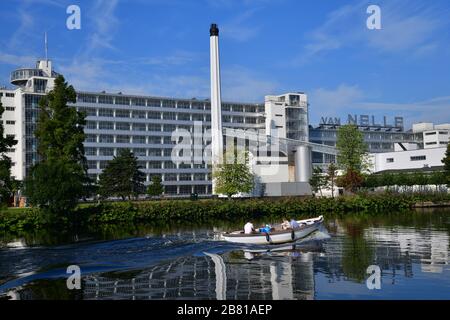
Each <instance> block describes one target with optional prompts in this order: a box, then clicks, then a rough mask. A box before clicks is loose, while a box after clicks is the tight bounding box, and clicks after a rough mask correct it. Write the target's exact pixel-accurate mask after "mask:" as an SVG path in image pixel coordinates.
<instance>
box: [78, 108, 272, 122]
mask: <svg viewBox="0 0 450 320" xmlns="http://www.w3.org/2000/svg"><path fill="white" fill-rule="evenodd" d="M78 110H79V111H83V112H85V113H86V115H87V116H97V113H96V112H95V109H89V108H78ZM92 110H93V111H92ZM102 110H104V111H102ZM112 111H113V110H111V109H99V112H98V116H99V117H109V118H111V117H115V118H127V119H128V118H135V119H155V120H161V119H162V120H178V121H208V122H209V121H211V115H209V114H206V115H203V114H190V113H175V112H152V111H149V112H148V113H147V112H144V111H139V112H135V111H133V112H130V111H128V110H116V112H115V114H114V113H113V112H112ZM222 121H223V122H229V123H251V124H256V123H264V122H265V120H264V119H263V118H259V119H258V118H257V117H243V116H229V115H224V116H222Z"/></svg>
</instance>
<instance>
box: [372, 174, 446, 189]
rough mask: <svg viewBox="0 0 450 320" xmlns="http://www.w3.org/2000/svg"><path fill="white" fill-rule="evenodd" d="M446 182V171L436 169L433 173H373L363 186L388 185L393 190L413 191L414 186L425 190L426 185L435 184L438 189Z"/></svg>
mask: <svg viewBox="0 0 450 320" xmlns="http://www.w3.org/2000/svg"><path fill="white" fill-rule="evenodd" d="M445 184H446V176H445V173H444V172H440V171H436V172H433V173H428V174H426V173H423V172H413V173H411V172H409V173H408V172H401V173H389V172H385V173H381V174H372V175H369V176H367V177H366V179H365V182H364V184H363V186H364V187H365V188H376V187H387V190H391V191H403V192H412V191H413V190H412V187H413V186H419V191H425V186H428V185H433V186H435V187H436V190H437V191H445V190H441V186H442V185H445Z"/></svg>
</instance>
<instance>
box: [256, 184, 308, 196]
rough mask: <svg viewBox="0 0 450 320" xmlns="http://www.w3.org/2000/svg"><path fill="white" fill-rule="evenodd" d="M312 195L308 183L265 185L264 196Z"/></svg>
mask: <svg viewBox="0 0 450 320" xmlns="http://www.w3.org/2000/svg"><path fill="white" fill-rule="evenodd" d="M311 194H312V191H311V186H310V185H309V183H306V182H281V183H266V184H265V192H264V195H265V196H269V197H281V196H305V195H311Z"/></svg>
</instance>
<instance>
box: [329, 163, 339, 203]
mask: <svg viewBox="0 0 450 320" xmlns="http://www.w3.org/2000/svg"><path fill="white" fill-rule="evenodd" d="M337 172H338V167H337V166H336V165H335V164H334V163H330V164H329V165H328V169H327V176H326V186H327V187H329V188H330V189H331V197H333V198H334V187H335V186H336V182H337V177H338V175H337Z"/></svg>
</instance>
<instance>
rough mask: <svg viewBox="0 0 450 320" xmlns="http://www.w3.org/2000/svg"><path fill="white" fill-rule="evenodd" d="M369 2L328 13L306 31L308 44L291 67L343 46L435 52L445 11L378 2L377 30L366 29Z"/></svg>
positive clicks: (417, 53)
mask: <svg viewBox="0 0 450 320" xmlns="http://www.w3.org/2000/svg"><path fill="white" fill-rule="evenodd" d="M368 4H369V2H368V1H366V0H363V1H358V2H356V3H355V4H354V5H345V6H343V7H341V8H339V9H337V10H335V11H332V12H331V13H330V14H329V15H328V16H327V19H326V21H325V22H324V23H323V24H322V25H320V26H319V27H318V28H316V29H315V30H313V31H311V32H308V33H307V34H306V38H307V39H308V42H307V43H306V44H305V45H304V48H303V51H302V52H301V54H300V55H298V56H296V57H295V58H294V59H293V64H296V65H302V64H305V63H307V62H309V61H310V60H311V59H312V58H314V57H315V56H317V55H321V54H326V53H327V52H329V51H333V50H337V49H341V48H344V47H352V46H360V47H363V48H370V49H371V50H376V51H378V52H384V53H386V52H387V53H405V52H407V53H409V54H412V55H413V56H415V57H421V56H423V55H425V54H429V53H431V52H433V51H434V50H435V49H437V47H438V45H439V43H438V42H437V41H436V40H435V39H434V36H435V35H436V33H437V31H438V30H440V29H442V30H444V29H445V28H446V27H448V24H449V20H448V13H449V12H448V9H447V10H442V8H439V7H435V6H433V5H428V6H427V7H424V5H423V3H420V2H417V1H408V2H405V1H402V0H399V1H382V2H381V3H380V4H379V6H380V8H381V24H382V29H381V30H368V29H367V27H366V19H367V18H368V17H369V15H368V14H367V13H366V9H367V6H368Z"/></svg>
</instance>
